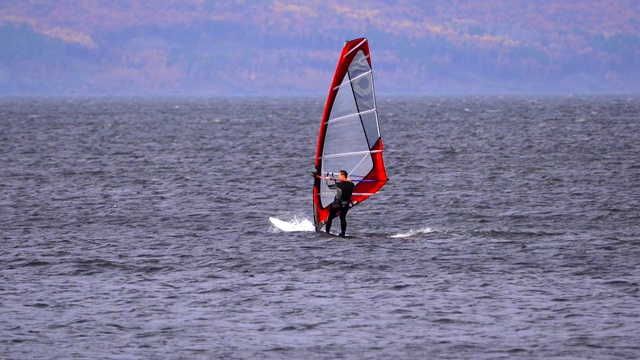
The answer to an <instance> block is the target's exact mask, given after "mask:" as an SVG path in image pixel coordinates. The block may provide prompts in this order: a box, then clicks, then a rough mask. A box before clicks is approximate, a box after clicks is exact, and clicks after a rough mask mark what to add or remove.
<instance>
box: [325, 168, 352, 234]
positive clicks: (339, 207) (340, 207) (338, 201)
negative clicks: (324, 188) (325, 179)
mask: <svg viewBox="0 0 640 360" xmlns="http://www.w3.org/2000/svg"><path fill="white" fill-rule="evenodd" d="M329 187H330V188H337V190H336V192H337V194H336V197H335V199H333V204H331V208H330V209H329V218H327V223H326V225H325V229H326V231H327V232H329V230H331V222H332V221H333V218H334V217H336V215H337V214H338V212H340V230H341V232H340V236H344V234H345V232H346V231H347V212H348V211H349V207H350V206H351V194H353V188H354V187H355V185H354V184H353V183H352V182H351V181H339V182H337V183H336V184H335V185H330V186H329Z"/></svg>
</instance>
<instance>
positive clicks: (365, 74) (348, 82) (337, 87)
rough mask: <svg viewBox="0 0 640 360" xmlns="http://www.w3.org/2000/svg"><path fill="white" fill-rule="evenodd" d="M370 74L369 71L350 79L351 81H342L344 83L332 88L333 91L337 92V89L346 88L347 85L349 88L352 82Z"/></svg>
mask: <svg viewBox="0 0 640 360" xmlns="http://www.w3.org/2000/svg"><path fill="white" fill-rule="evenodd" d="M371 73H372V71H371V70H369V71H367V72H365V73H363V74H360V75H358V76H356V77H354V78H351V79H349V80H347V81H344V82H343V83H341V84H340V85H338V86H336V87H334V88H333V91H336V90H338V89H339V88H341V87H343V86H347V85H349V86H350V85H351V84H352V83H353V82H354V81H356V80H358V79H360V78H361V77H363V76H367V75H369V74H371Z"/></svg>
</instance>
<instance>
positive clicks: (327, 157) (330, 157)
mask: <svg viewBox="0 0 640 360" xmlns="http://www.w3.org/2000/svg"><path fill="white" fill-rule="evenodd" d="M381 152H382V150H366V151H352V152H347V153H341V154H329V155H324V156H322V159H334V158H339V157H344V156H352V155H364V154H375V153H381Z"/></svg>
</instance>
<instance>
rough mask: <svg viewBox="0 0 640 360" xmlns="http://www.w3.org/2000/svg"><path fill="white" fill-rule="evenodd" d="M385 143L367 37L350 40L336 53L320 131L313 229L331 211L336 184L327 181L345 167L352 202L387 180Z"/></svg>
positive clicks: (332, 179) (365, 195)
mask: <svg viewBox="0 0 640 360" xmlns="http://www.w3.org/2000/svg"><path fill="white" fill-rule="evenodd" d="M383 149H384V147H383V145H382V138H381V136H380V126H379V124H378V113H377V109H376V99H375V90H374V86H373V72H372V70H371V58H370V55H369V45H368V42H367V39H365V38H360V39H355V40H351V41H348V42H347V43H346V44H345V46H344V48H343V49H342V53H341V54H340V58H339V60H338V65H337V67H336V71H335V75H334V77H333V81H332V83H331V87H330V88H329V95H328V96H327V102H326V104H325V109H324V114H323V116H322V122H321V124H320V133H319V135H318V147H317V150H316V163H315V180H314V185H313V210H314V219H315V225H316V230H317V231H319V230H320V229H321V228H322V226H323V225H324V223H325V222H326V220H327V217H328V216H329V206H330V205H331V203H332V202H333V198H334V196H335V190H332V189H329V187H328V185H329V184H333V182H334V181H335V178H336V177H337V175H338V172H339V171H340V170H346V171H347V172H348V173H349V178H350V179H351V180H352V181H353V182H354V183H355V185H356V186H355V189H354V192H353V196H352V199H351V201H352V205H356V204H359V203H360V202H362V201H364V200H365V199H367V198H369V197H370V196H371V195H373V194H374V193H376V192H377V191H378V190H380V189H381V188H382V187H383V186H384V184H386V182H387V180H388V179H387V173H386V171H385V168H384V161H383V160H382V150H383Z"/></svg>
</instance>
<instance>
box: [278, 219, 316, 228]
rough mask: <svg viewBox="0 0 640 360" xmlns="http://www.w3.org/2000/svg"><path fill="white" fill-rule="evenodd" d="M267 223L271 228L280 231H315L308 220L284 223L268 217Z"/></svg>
mask: <svg viewBox="0 0 640 360" xmlns="http://www.w3.org/2000/svg"><path fill="white" fill-rule="evenodd" d="M269 221H271V223H272V224H273V226H275V227H277V228H278V229H280V230H282V231H315V227H314V226H313V224H312V223H311V221H309V220H303V221H296V222H286V221H283V220H280V219H278V218H274V217H270V218H269Z"/></svg>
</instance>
